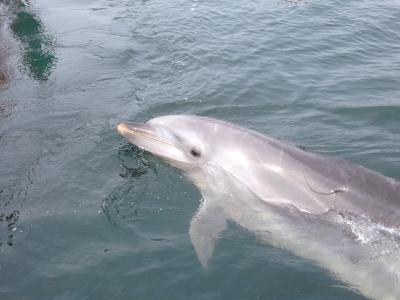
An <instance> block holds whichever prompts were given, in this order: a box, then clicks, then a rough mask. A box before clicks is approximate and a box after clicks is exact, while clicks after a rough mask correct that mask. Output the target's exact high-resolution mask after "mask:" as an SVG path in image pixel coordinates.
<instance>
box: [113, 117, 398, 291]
mask: <svg viewBox="0 0 400 300" xmlns="http://www.w3.org/2000/svg"><path fill="white" fill-rule="evenodd" d="M117 129H118V132H119V133H120V134H121V135H122V136H123V137H124V138H126V139H127V140H128V141H129V142H130V143H132V144H134V145H136V146H137V147H139V148H141V149H143V150H145V151H148V152H150V153H152V154H153V155H155V156H158V157H161V158H162V159H164V160H166V161H167V162H168V163H169V164H171V165H172V166H174V167H176V168H178V169H180V170H182V171H183V172H184V174H186V175H187V177H188V178H189V180H191V181H192V182H193V183H194V184H195V185H196V186H197V187H198V188H199V190H200V192H201V194H202V200H201V205H200V207H199V209H198V211H197V213H196V215H195V216H194V217H193V218H192V221H191V225H190V229H189V235H190V238H191V241H192V244H193V246H194V248H195V251H196V254H197V257H198V259H199V261H200V263H201V264H202V266H203V267H204V268H207V265H208V261H209V260H210V258H211V257H212V254H213V251H214V248H215V244H216V241H217V240H218V238H219V236H220V234H221V232H222V231H223V230H224V229H225V228H226V227H227V221H229V220H231V221H234V222H236V223H237V224H239V225H240V226H242V227H244V228H246V229H248V230H249V231H251V232H253V233H254V234H255V235H256V236H257V237H258V238H259V240H260V241H262V242H264V243H268V244H270V245H273V246H276V247H280V248H283V249H288V250H290V251H292V252H293V253H294V254H296V255H299V256H301V257H304V258H306V259H309V260H312V261H314V262H315V263H316V264H318V265H319V266H322V267H324V268H327V269H328V270H330V271H331V272H332V273H334V274H335V275H336V276H337V277H339V279H341V280H343V281H344V282H345V283H347V284H348V285H349V286H351V287H353V288H355V289H357V290H358V291H359V292H360V293H362V294H363V295H365V296H367V297H370V298H373V299H400V258H399V257H400V182H399V181H396V180H395V179H392V178H389V177H385V176H384V175H382V174H380V173H378V172H375V171H373V170H369V169H367V168H365V167H363V166H361V165H357V164H355V163H352V162H350V161H346V160H343V159H341V158H336V157H329V156H325V155H322V154H318V153H312V152H309V151H306V150H304V149H302V148H300V147H297V146H296V145H293V144H291V143H287V142H284V141H280V140H278V139H275V138H273V137H270V136H268V135H265V134H261V133H258V132H256V131H253V130H250V129H246V128H242V127H240V126H237V125H234V124H232V123H229V122H225V121H222V120H217V119H212V118H208V117H202V116H195V115H167V116H161V117H156V118H153V119H151V120H149V121H147V122H146V123H136V122H121V123H120V124H119V125H118V127H117Z"/></svg>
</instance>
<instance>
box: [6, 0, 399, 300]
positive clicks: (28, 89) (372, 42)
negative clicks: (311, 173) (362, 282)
mask: <svg viewBox="0 0 400 300" xmlns="http://www.w3.org/2000/svg"><path fill="white" fill-rule="evenodd" d="M0 4H1V5H2V6H1V10H0V12H1V19H0V21H1V22H2V24H1V26H2V27H1V28H2V34H0V37H1V38H4V40H3V41H0V44H1V43H3V45H2V47H0V50H1V49H3V48H4V49H7V51H0V55H3V57H2V59H0V62H4V61H6V64H7V66H8V67H7V74H6V75H7V76H5V75H4V76H3V77H2V78H3V79H4V81H5V79H6V78H7V84H6V85H4V86H3V87H1V86H0V88H2V90H0V299H364V298H363V296H361V295H359V294H358V293H357V291H354V290H352V289H351V288H348V287H346V286H345V285H344V284H343V283H342V282H340V281H339V280H337V279H336V278H335V277H334V276H333V274H330V273H329V271H327V270H325V269H321V268H319V267H317V266H315V265H314V264H312V263H311V262H309V261H307V260H305V259H303V258H299V257H296V256H294V255H293V254H291V253H290V252H287V251H284V250H281V249H276V248H273V247H271V246H268V245H264V244H261V243H260V242H259V241H257V240H256V239H255V237H254V236H253V235H252V233H250V232H247V231H246V230H244V229H242V228H240V227H239V226H238V225H236V224H233V223H231V224H229V226H228V230H227V231H225V232H224V233H223V236H222V237H221V240H220V242H219V243H218V245H217V248H216V250H215V253H214V256H213V258H212V259H211V261H210V263H209V267H208V269H207V270H203V269H202V267H201V265H200V263H199V262H198V261H197V258H196V255H195V252H194V249H193V247H192V245H191V242H190V239H189V235H188V227H189V224H190V220H191V217H192V216H193V214H194V213H195V211H196V209H197V207H198V205H199V199H200V194H199V192H198V191H197V190H196V189H195V188H194V187H193V186H192V185H191V184H190V183H188V182H187V181H186V180H185V179H184V178H183V177H182V175H181V174H180V173H179V171H177V170H175V169H173V168H171V167H169V166H167V165H166V164H165V163H163V162H162V161H160V160H158V159H156V158H153V157H152V156H151V155H149V154H147V153H143V152H141V151H140V150H138V149H137V148H135V147H134V146H132V145H129V144H127V143H126V142H125V141H124V140H123V139H122V138H121V137H120V136H119V135H118V134H117V132H116V130H115V127H116V124H117V123H118V122H119V121H121V120H126V119H129V120H137V121H145V120H147V119H149V118H151V117H154V116H159V115H164V114H174V113H191V114H199V115H204V116H210V117H216V118H220V119H224V120H228V121H231V122H234V123H237V124H239V125H242V126H245V127H249V128H252V129H255V130H257V131H260V132H263V133H267V134H270V135H272V136H275V137H278V138H281V139H284V140H288V141H291V142H294V143H296V144H299V145H304V146H305V147H306V148H307V149H309V150H311V151H316V152H321V153H325V154H329V155H335V156H339V157H343V158H346V159H349V160H351V161H354V162H357V163H360V164H362V165H364V166H367V167H369V168H371V169H373V170H376V171H379V172H381V173H383V174H385V175H386V176H390V177H393V178H396V179H398V180H400V150H399V149H400V22H399V20H400V2H398V1H396V0H383V1H372V0H365V1H355V0H354V1H353V0H350V1H339V0H328V1H322V0H318V1H311V0H310V1H284V0H272V1H265V0H264V1H261V0H256V1H252V2H248V1H244V0H238V1H226V0H221V1H210V0H186V1H182V0H173V1H161V0H148V1H134V0H118V1H117V0H114V1H113V0H90V1H77V0H65V1H50V0H36V1H29V2H27V1H22V0H21V1H16V2H12V1H1V2H0ZM6 37H7V39H5V38H6ZM5 41H7V45H6V44H5V43H6V42H5ZM3 64H4V63H3ZM0 66H2V64H0ZM4 70H6V69H4ZM3 72H4V73H5V71H3ZM0 75H1V74H0ZM0 79H1V78H0ZM0 81H1V80H0Z"/></svg>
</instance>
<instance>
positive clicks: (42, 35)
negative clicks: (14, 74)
mask: <svg viewBox="0 0 400 300" xmlns="http://www.w3.org/2000/svg"><path fill="white" fill-rule="evenodd" d="M0 1H1V0H0ZM2 3H5V4H6V5H7V7H8V14H9V18H10V19H11V26H10V28H11V30H12V33H13V34H14V36H15V38H16V39H17V40H19V41H20V42H21V43H22V46H21V49H22V64H23V68H24V69H25V71H26V72H27V73H28V74H29V76H30V77H31V78H32V79H34V80H39V81H45V80H47V79H48V78H49V76H50V74H51V72H52V70H53V68H54V66H55V63H56V61H57V58H56V56H55V42H54V38H53V37H51V36H50V34H48V33H46V31H45V28H44V26H43V24H42V22H41V21H40V19H39V18H38V17H37V16H36V15H35V14H33V13H32V12H31V11H30V3H29V2H28V1H21V0H20V1H10V0H8V1H7V0H3V1H2Z"/></svg>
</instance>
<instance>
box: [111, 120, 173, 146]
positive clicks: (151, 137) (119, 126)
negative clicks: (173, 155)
mask: <svg viewBox="0 0 400 300" xmlns="http://www.w3.org/2000/svg"><path fill="white" fill-rule="evenodd" d="M118 129H119V130H120V131H125V132H128V133H130V134H133V135H137V136H141V137H144V138H147V139H150V140H153V141H155V142H157V143H160V144H164V145H168V146H171V147H174V148H176V146H175V145H173V144H171V143H168V142H165V141H162V140H159V139H157V138H155V137H154V136H152V135H151V134H152V133H150V132H148V133H147V132H146V131H144V130H142V131H143V132H141V131H140V129H137V130H135V129H130V128H128V127H127V126H126V125H125V124H119V125H118ZM145 132H146V133H145Z"/></svg>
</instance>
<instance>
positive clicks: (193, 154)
mask: <svg viewBox="0 0 400 300" xmlns="http://www.w3.org/2000/svg"><path fill="white" fill-rule="evenodd" d="M190 154H191V155H192V156H194V157H200V156H201V153H200V151H199V150H197V149H196V148H192V149H191V150H190Z"/></svg>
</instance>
